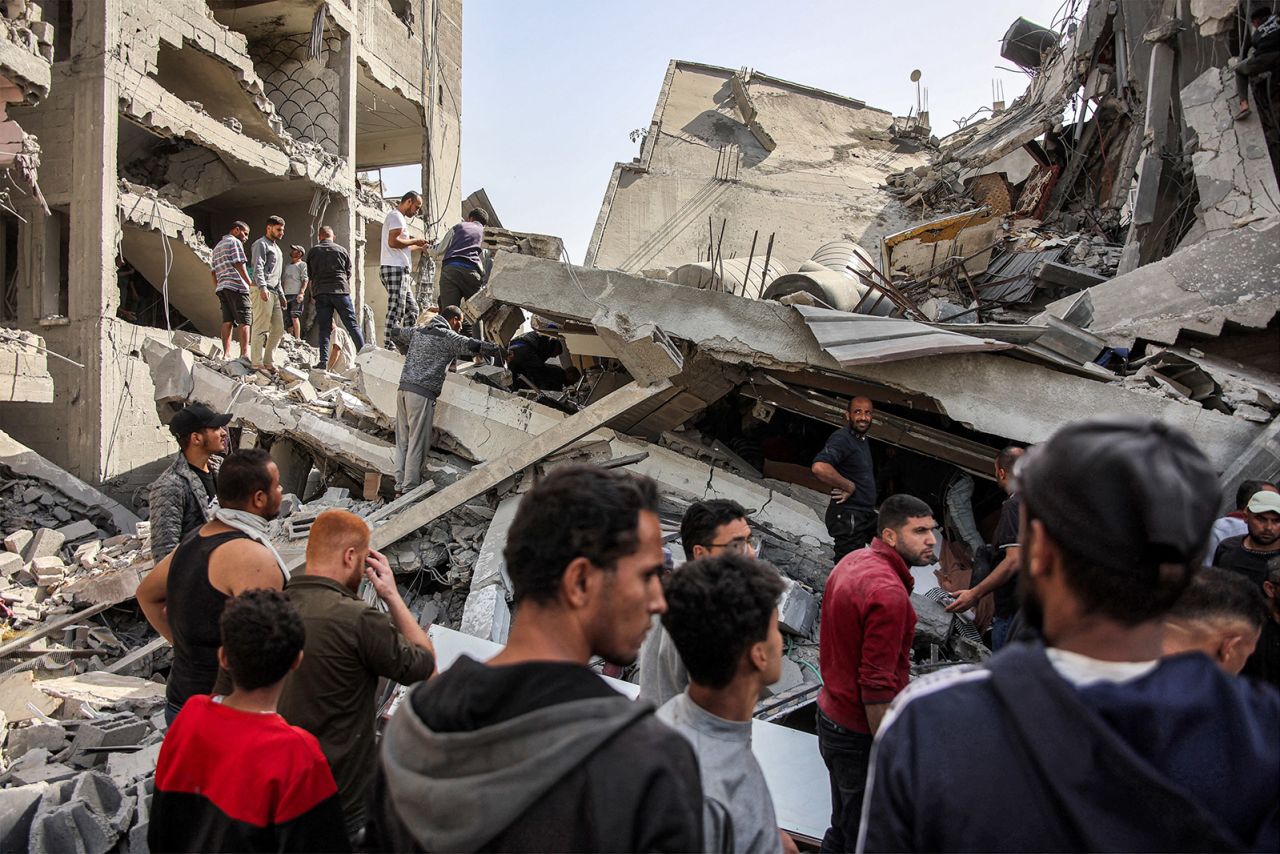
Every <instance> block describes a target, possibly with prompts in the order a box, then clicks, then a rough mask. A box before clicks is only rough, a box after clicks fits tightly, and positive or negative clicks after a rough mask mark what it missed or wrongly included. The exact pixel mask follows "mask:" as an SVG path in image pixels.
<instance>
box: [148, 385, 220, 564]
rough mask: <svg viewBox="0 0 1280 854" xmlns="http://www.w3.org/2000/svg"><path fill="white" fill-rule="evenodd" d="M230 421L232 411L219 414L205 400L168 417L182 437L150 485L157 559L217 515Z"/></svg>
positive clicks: (153, 547)
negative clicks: (174, 454) (170, 461)
mask: <svg viewBox="0 0 1280 854" xmlns="http://www.w3.org/2000/svg"><path fill="white" fill-rule="evenodd" d="M230 422H231V416H230V415H219V414H218V413H216V412H214V411H213V410H212V409H210V408H209V407H207V406H205V405H204V404H202V403H192V404H190V405H188V406H187V407H186V408H185V409H182V410H180V411H179V412H178V414H177V415H175V416H173V420H172V421H170V422H169V432H170V433H172V434H173V437H174V438H175V439H177V440H178V455H177V457H175V458H174V461H173V464H172V465H171V466H169V467H168V468H167V469H165V470H164V473H163V474H161V475H160V476H159V477H158V478H156V480H155V482H154V483H152V484H151V498H150V501H149V502H148V504H147V506H148V507H149V508H150V511H151V558H152V560H155V561H159V560H160V559H161V558H163V557H164V556H165V555H167V554H169V552H171V551H173V550H174V549H175V548H177V547H178V543H180V542H182V540H183V539H184V538H185V537H186V536H187V534H189V533H191V532H192V531H194V530H195V529H196V528H199V527H200V526H201V525H203V524H204V523H205V522H207V521H209V518H210V517H211V516H212V515H213V507H212V503H213V496H214V495H216V494H217V488H216V486H215V484H216V482H217V477H218V466H219V465H221V463H222V456H223V455H224V454H225V453H226V452H227V451H228V450H229V449H228V448H227V444H226V440H227V434H226V426H227V424H229V423H230Z"/></svg>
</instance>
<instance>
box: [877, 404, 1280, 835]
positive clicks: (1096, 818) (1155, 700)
mask: <svg viewBox="0 0 1280 854" xmlns="http://www.w3.org/2000/svg"><path fill="white" fill-rule="evenodd" d="M1016 478H1017V488H1018V491H1019V493H1020V494H1021V496H1022V511H1021V512H1022V523H1021V555H1022V558H1021V560H1022V565H1021V568H1020V572H1021V574H1022V577H1021V582H1020V595H1021V596H1022V598H1023V610H1024V613H1025V615H1026V619H1027V622H1028V623H1029V624H1030V625H1032V626H1033V627H1035V628H1038V629H1039V631H1040V633H1041V635H1042V636H1043V638H1044V641H1043V644H1042V643H1039V642H1035V643H1013V644H1010V645H1009V646H1008V647H1007V648H1006V649H1004V650H1003V651H1001V652H1000V653H999V654H997V655H996V656H994V657H993V658H992V659H991V660H990V661H989V662H988V663H987V664H986V665H985V666H983V667H979V668H952V669H950V670H948V671H945V672H942V673H938V674H936V675H934V676H931V677H925V678H923V679H920V680H918V681H916V682H915V683H913V684H912V685H911V687H909V688H908V689H907V690H906V691H904V692H903V693H902V694H901V695H900V696H899V698H898V700H897V701H896V702H895V703H894V704H893V706H892V707H891V708H890V710H889V712H888V714H887V715H886V716H885V718H884V721H883V723H882V724H881V727H880V731H879V734H878V736H877V738H876V742H875V746H874V748H873V753H872V761H871V773H870V775H869V777H868V781H867V787H868V789H867V796H866V803H865V807H864V810H863V817H862V829H861V835H860V838H859V840H858V850H859V851H907V850H911V851H943V850H951V851H954V850H966V851H984V850H985V851H1087V850H1133V851H1139V850H1140V851H1208V850H1250V851H1275V850H1280V775H1278V774H1277V773H1276V769H1277V768H1280V738H1277V736H1276V733H1277V732H1280V693H1277V692H1276V691H1274V690H1273V689H1271V688H1269V687H1266V686H1259V685H1255V684H1252V683H1250V682H1248V681H1246V680H1240V679H1233V678H1232V677H1230V676H1228V675H1227V674H1225V673H1223V672H1222V671H1221V670H1220V669H1219V668H1218V667H1217V666H1216V665H1215V664H1214V663H1213V661H1211V660H1210V659H1209V658H1208V656H1206V655H1204V654H1203V653H1199V652H1190V653H1186V654H1182V655H1176V656H1172V657H1170V658H1167V659H1164V660H1160V653H1161V640H1162V631H1161V626H1162V617H1163V616H1164V614H1165V613H1166V612H1167V611H1168V610H1169V609H1170V608H1171V607H1172V605H1173V603H1174V602H1175V601H1176V600H1177V598H1178V596H1179V595H1180V594H1181V593H1182V591H1183V589H1185V588H1186V586H1187V584H1188V582H1189V580H1190V578H1191V575H1192V573H1194V572H1195V571H1196V568H1197V567H1199V566H1200V565H1201V562H1202V561H1203V558H1204V554H1203V552H1204V549H1205V545H1206V542H1207V540H1208V536H1209V528H1210V525H1211V524H1212V523H1213V519H1214V517H1215V515H1216V510H1217V508H1218V506H1219V496H1220V491H1219V487H1218V485H1217V479H1216V476H1215V472H1214V470H1213V468H1212V466H1210V464H1209V462H1208V461H1207V460H1206V459H1205V458H1204V455H1203V454H1201V453H1200V451H1199V450H1198V449H1197V448H1196V446H1195V445H1194V444H1193V443H1192V441H1191V440H1190V438H1189V437H1187V435H1186V434H1185V433H1183V432H1181V431H1179V430H1177V429H1175V428H1173V427H1169V426H1167V425H1164V424H1161V423H1160V422H1156V421H1150V420H1146V419H1122V418H1105V419H1094V420H1090V421H1083V422H1077V423H1074V424H1070V425H1067V426H1066V427H1064V428H1062V429H1061V430H1060V431H1059V432H1058V433H1057V434H1056V435H1054V436H1053V437H1052V438H1051V439H1050V440H1049V441H1047V442H1045V443H1044V444H1043V445H1040V446H1038V447H1036V448H1033V449H1032V450H1030V451H1028V452H1027V454H1026V455H1025V456H1024V458H1023V460H1022V462H1021V463H1020V464H1019V466H1018V470H1017V474H1016ZM975 758H981V761H982V763H983V766H984V770H985V773H983V774H981V775H976V776H974V775H967V776H965V784H964V786H965V788H964V792H963V796H962V797H961V796H958V795H957V791H956V790H955V780H956V779H957V776H956V775H957V773H958V772H959V769H962V768H966V767H968V766H969V765H970V763H972V762H973V760H974V759H975Z"/></svg>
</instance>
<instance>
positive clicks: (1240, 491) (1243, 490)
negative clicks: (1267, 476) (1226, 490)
mask: <svg viewBox="0 0 1280 854" xmlns="http://www.w3.org/2000/svg"><path fill="white" fill-rule="evenodd" d="M1271 488H1272V487H1271V484H1270V483H1268V482H1267V481H1265V480H1246V481H1244V482H1242V483H1241V484H1240V486H1239V487H1238V488H1237V489H1236V509H1237V510H1243V509H1244V508H1245V505H1247V504H1248V503H1249V499H1250V498H1252V497H1253V496H1255V495H1257V494H1258V493H1259V492H1262V491H1263V490H1264V489H1271Z"/></svg>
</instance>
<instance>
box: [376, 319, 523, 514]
mask: <svg viewBox="0 0 1280 854" xmlns="http://www.w3.org/2000/svg"><path fill="white" fill-rule="evenodd" d="M461 328H462V309H460V308H458V307H457V306H456V305H448V306H445V307H444V308H442V309H440V313H439V314H437V315H436V316H435V317H433V318H431V320H429V321H428V322H427V323H425V324H424V325H422V326H418V327H415V328H414V329H413V330H412V331H411V332H410V338H409V353H408V355H407V356H405V359H404V369H403V370H402V371H401V372H400V390H399V392H398V393H397V394H396V491H397V492H402V493H403V492H408V491H409V490H411V489H413V488H414V487H416V486H418V484H420V483H422V466H423V464H424V463H425V462H426V459H427V448H429V447H430V446H431V422H432V419H433V418H434V416H435V408H436V398H438V397H439V396H440V392H441V391H442V390H443V389H444V375H445V373H446V372H447V371H448V370H449V366H450V365H452V364H453V360H454V359H457V358H459V357H461V356H474V355H476V354H477V353H479V354H482V355H485V356H496V355H498V354H499V353H501V352H502V348H501V347H499V346H498V345H497V344H490V343H489V342H488V341H481V340H479V339H477V338H468V337H467V336H465V335H462V334H459V332H458V330H459V329H461Z"/></svg>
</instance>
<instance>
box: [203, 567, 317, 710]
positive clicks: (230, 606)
mask: <svg viewBox="0 0 1280 854" xmlns="http://www.w3.org/2000/svg"><path fill="white" fill-rule="evenodd" d="M220 622H221V627H222V650H223V652H224V653H225V654H226V656H227V667H228V669H229V670H230V671H231V681H232V682H234V683H235V684H236V687H237V688H244V689H245V690H248V691H253V690H255V689H257V688H265V687H267V686H268V685H274V684H275V683H277V682H279V681H280V680H281V679H283V678H284V677H285V676H286V675H287V674H288V672H289V668H291V667H292V666H293V662H294V661H296V660H297V658H298V653H299V652H301V651H302V647H303V644H304V643H305V642H306V638H307V634H306V629H305V628H304V627H303V625H302V617H301V616H300V615H299V614H298V609H297V608H295V607H294V605H293V603H292V602H291V601H289V597H288V596H286V595H285V594H284V593H282V592H280V591H279V590H246V591H245V592H243V593H241V594H240V595H239V596H236V597H234V598H232V599H230V600H228V601H227V604H226V605H224V606H223V608H222V619H221V621H220Z"/></svg>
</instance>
